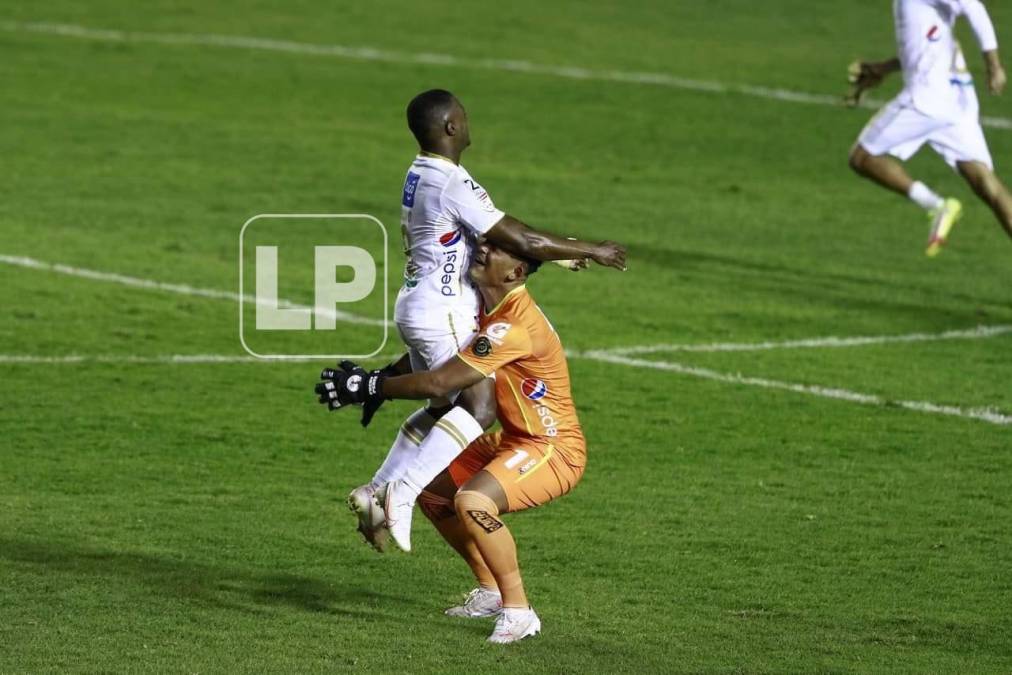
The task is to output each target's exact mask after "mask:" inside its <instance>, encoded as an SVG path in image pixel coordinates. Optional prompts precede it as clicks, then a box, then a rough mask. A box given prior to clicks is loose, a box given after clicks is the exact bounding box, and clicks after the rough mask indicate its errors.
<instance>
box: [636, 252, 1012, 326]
mask: <svg viewBox="0 0 1012 675" xmlns="http://www.w3.org/2000/svg"><path fill="white" fill-rule="evenodd" d="M628 248H629V258H630V259H631V260H643V261H646V262H649V263H652V264H655V265H659V266H662V267H664V268H667V269H678V270H681V271H682V272H684V273H685V274H687V275H689V276H692V277H696V278H700V279H703V280H706V283H707V284H710V285H713V284H727V285H731V286H734V285H740V286H742V287H746V286H753V287H754V286H757V285H762V286H764V287H766V288H769V289H771V290H775V291H776V292H777V293H779V294H781V295H784V296H794V297H798V298H801V299H803V300H804V301H805V302H806V303H808V304H814V305H818V304H822V305H832V306H833V307H837V308H846V309H851V310H855V311H862V312H871V313H882V314H887V315H890V316H895V315H906V316H909V317H910V318H912V319H915V320H917V321H918V322H919V323H925V324H926V326H938V327H942V328H946V329H948V328H952V327H953V326H960V325H973V324H975V323H978V322H983V321H985V317H986V316H987V315H988V314H990V313H992V312H997V313H998V314H999V315H1000V314H1001V313H1002V312H1005V311H1008V310H1009V309H1010V307H1009V303H1008V300H1007V298H990V297H982V296H980V297H978V296H973V295H968V294H966V293H962V292H959V291H955V290H950V289H947V288H946V287H945V286H941V285H939V284H937V283H932V280H931V279H930V278H927V279H925V281H924V282H923V283H909V282H906V281H901V280H898V279H884V278H881V275H879V276H878V277H876V276H875V275H860V274H856V273H840V272H832V271H829V270H826V269H809V268H807V267H802V266H800V265H795V266H791V265H785V264H781V263H768V262H759V261H753V260H748V259H746V258H742V257H735V256H733V255H724V254H715V253H708V252H703V251H691V250H687V249H673V248H666V247H663V246H643V245H637V244H632V245H630V246H629V247H628ZM868 289H873V292H872V293H869V292H868ZM875 295H877V296H878V297H874V296H875ZM883 295H889V296H890V297H888V298H885V297H882V296H883ZM946 305H948V306H946Z"/></svg>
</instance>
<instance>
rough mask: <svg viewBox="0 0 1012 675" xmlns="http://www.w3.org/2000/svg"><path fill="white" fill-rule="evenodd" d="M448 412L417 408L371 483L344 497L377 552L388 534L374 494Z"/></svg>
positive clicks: (405, 464)
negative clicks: (437, 421)
mask: <svg viewBox="0 0 1012 675" xmlns="http://www.w3.org/2000/svg"><path fill="white" fill-rule="evenodd" d="M448 410H449V407H443V408H419V409H418V410H416V411H415V412H413V413H412V414H411V415H410V416H408V418H407V419H406V420H404V423H403V424H402V425H401V428H400V429H399V430H398V432H397V436H396V438H394V442H393V445H391V446H390V450H389V451H387V456H386V458H385V459H384V460H383V464H382V465H381V466H380V468H379V469H378V470H377V471H376V473H375V475H373V478H372V480H371V481H370V482H369V483H366V484H365V485H360V486H359V487H357V488H355V489H354V490H352V491H351V494H349V495H348V508H349V509H351V510H352V512H353V513H354V514H355V515H356V516H357V518H358V531H359V532H360V533H361V534H362V536H363V537H365V540H366V541H367V542H368V543H369V544H370V545H371V546H372V547H373V548H375V549H376V550H377V551H380V552H382V551H384V550H385V549H386V542H387V539H388V538H389V534H390V532H389V530H388V529H386V527H384V525H385V523H386V513H385V511H384V509H383V506H382V505H380V504H378V503H377V501H376V491H377V490H379V489H380V487H382V486H383V485H385V484H386V483H389V482H390V481H392V480H396V479H398V478H400V477H401V476H402V475H403V474H404V472H405V471H406V470H407V468H408V466H409V465H410V464H411V462H412V461H413V460H414V459H415V457H417V455H418V447H419V446H420V445H421V444H422V441H423V440H425V437H426V436H428V434H429V431H431V430H432V427H433V425H434V424H435V423H436V420H437V419H439V418H440V417H442V415H443V414H444V413H445V412H446V411H448Z"/></svg>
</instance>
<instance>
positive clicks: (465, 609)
mask: <svg viewBox="0 0 1012 675" xmlns="http://www.w3.org/2000/svg"><path fill="white" fill-rule="evenodd" d="M501 611H502V596H501V595H499V591H490V590H488V589H487V588H481V587H480V586H479V587H478V588H476V589H474V590H473V591H471V592H470V593H468V594H467V599H466V600H464V604H463V605H458V606H456V607H451V608H450V609H448V610H446V616H457V617H462V618H466V619H481V618H484V617H486V616H499V612H501Z"/></svg>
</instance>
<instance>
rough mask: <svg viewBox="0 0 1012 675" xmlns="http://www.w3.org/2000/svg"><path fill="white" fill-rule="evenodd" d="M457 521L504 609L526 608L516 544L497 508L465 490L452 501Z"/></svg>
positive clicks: (474, 493) (487, 500) (525, 596)
mask: <svg viewBox="0 0 1012 675" xmlns="http://www.w3.org/2000/svg"><path fill="white" fill-rule="evenodd" d="M453 505H454V507H455V508H456V510H457V518H459V519H460V522H461V523H463V524H464V527H465V528H466V529H467V533H468V534H469V535H470V538H471V540H472V541H473V542H474V543H475V545H476V546H477V547H478V551H480V552H481V557H482V559H483V560H484V561H485V564H486V565H488V568H489V570H491V572H492V576H494V577H495V581H496V583H497V584H498V585H499V592H500V593H501V594H502V605H503V607H523V608H525V609H526V608H527V607H528V606H529V605H528V603H527V594H526V593H524V582H523V580H522V579H521V578H520V565H519V564H518V563H517V545H516V542H514V541H513V535H512V534H510V531H509V529H508V528H507V527H506V525H505V524H504V523H503V522H502V521H501V520H499V518H498V515H499V508H498V507H497V506H496V505H495V502H494V501H492V500H491V499H489V498H488V496H486V495H484V494H482V493H481V492H474V491H472V490H464V491H462V492H458V493H457V496H456V497H455V498H454V500H453Z"/></svg>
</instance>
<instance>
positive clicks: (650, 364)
mask: <svg viewBox="0 0 1012 675" xmlns="http://www.w3.org/2000/svg"><path fill="white" fill-rule="evenodd" d="M0 263H7V264H11V265H18V266H21V267H28V268H32V269H40V270H46V271H51V272H57V273H61V274H70V275H72V276H80V277H84V278H88V279H95V280H98V281H109V282H113V283H120V284H124V285H126V286H131V287H134V288H144V289H150V290H159V291H166V292H170V293H180V294H183V295H197V296H201V297H207V298H215V299H223V300H233V301H234V300H236V299H238V297H239V295H238V294H237V293H229V292H227V291H220V290H214V289H206V288H195V287H193V286H187V285H184V284H166V283H162V282H159V281H152V280H150V279H139V278H137V277H128V276H124V275H121V274H111V273H107V272H97V271H95V270H86V269H82V268H78V267H70V266H68V265H59V264H54V263H46V262H42V261H39V260H35V259H34V258H26V257H19V256H9V255H2V254H0ZM249 300H250V301H254V300H253V299H252V298H250V299H249ZM339 314H340V316H337V319H338V320H350V321H353V322H361V321H362V320H363V318H362V317H358V316H355V315H353V314H349V313H347V312H340V313H339ZM343 316H347V317H349V318H348V319H345V318H342V317H343ZM992 328H1002V327H1001V326H995V327H992ZM977 330H978V333H977V334H975V335H964V336H962V337H963V338H964V339H973V338H974V337H977V338H981V337H988V336H989V335H991V334H992V333H990V332H988V327H980V328H979V329H977ZM954 332H960V331H947V332H945V333H937V334H935V335H934V336H933V339H952V337H951V334H952V333H954ZM962 332H964V333H966V332H967V331H962ZM913 335H917V336H918V337H917V341H927V340H930V339H932V335H930V334H921V333H915V334H913ZM946 336H948V337H946ZM883 337H893V338H903V337H909V336H883ZM843 339H845V338H814V340H823V341H825V340H836V341H839V340H843ZM860 339H865V340H866V339H874V338H860ZM892 341H893V342H896V341H900V342H902V341H904V340H896V339H893V340H892ZM906 341H913V340H906ZM803 342H812V340H808V341H803ZM760 344H762V343H760ZM668 346H670V345H668ZM568 355H569V356H570V357H572V358H584V359H590V360H594V361H602V362H605V363H617V364H621V365H626V366H632V367H636V368H649V369H653V370H665V371H669V372H675V373H680V374H683V375H692V376H694V377H701V378H703V379H708V380H716V381H718V382H726V383H730V384H745V385H751V386H757V387H764V388H767V389H782V390H785V391H791V392H795V393H799V394H808V395H812V396H821V397H823V398H832V399H837V400H841V401H850V402H852V403H861V404H864V405H877V406H897V407H900V408H905V409H908V410H916V411H919V412H925V413H934V414H939V415H951V416H955V417H965V418H970V419H975V420H981V421H984V422H990V423H991V424H1001V425H1007V424H1012V417H1010V416H1008V415H1005V414H1003V413H1001V412H998V411H996V410H991V409H978V408H971V409H964V408H959V407H956V406H947V405H939V404H936V403H930V402H927V401H891V400H888V399H884V398H881V397H879V396H875V395H873V394H862V393H859V392H854V391H848V390H846V389H835V388H828V387H820V386H815V385H804V384H795V383H791V382H780V381H777V380H767V379H764V378H757V377H746V376H744V375H740V374H728V373H720V372H717V371H714V370H708V369H706V368H696V367H693V366H686V365H683V364H680V363H670V362H665V361H647V360H644V359H634V358H630V357H629V356H625V355H623V354H618V353H615V351H613V350H591V351H586V352H568ZM251 358H252V357H247V356H231V355H218V354H196V355H184V354H173V355H164V356H151V357H145V356H113V355H107V356H83V355H66V356H33V355H17V354H7V355H0V363H11V364H16V363H26V364H31V363H82V362H87V361H98V362H108V363H232V362H239V363H243V362H246V361H247V360H248V359H251ZM307 360H310V359H307Z"/></svg>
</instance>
